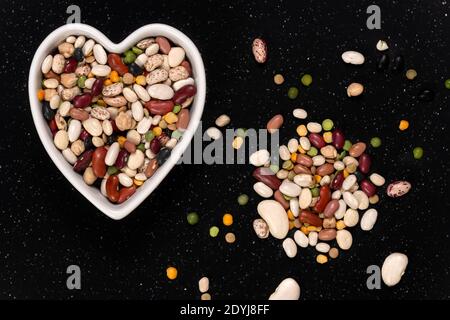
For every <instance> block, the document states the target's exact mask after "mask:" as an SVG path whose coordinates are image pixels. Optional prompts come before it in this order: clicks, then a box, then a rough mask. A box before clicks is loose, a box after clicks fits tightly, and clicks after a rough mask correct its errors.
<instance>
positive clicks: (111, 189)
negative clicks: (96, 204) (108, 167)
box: [106, 175, 120, 203]
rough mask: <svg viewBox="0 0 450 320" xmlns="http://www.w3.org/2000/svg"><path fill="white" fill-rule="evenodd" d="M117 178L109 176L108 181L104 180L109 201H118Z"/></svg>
mask: <svg viewBox="0 0 450 320" xmlns="http://www.w3.org/2000/svg"><path fill="white" fill-rule="evenodd" d="M118 188H119V178H118V177H117V175H114V176H109V177H108V180H106V194H107V196H108V199H109V201H111V202H114V203H115V202H117V201H118V200H119V197H120V194H119V190H118Z"/></svg>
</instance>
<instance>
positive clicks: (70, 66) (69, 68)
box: [63, 58, 78, 73]
mask: <svg viewBox="0 0 450 320" xmlns="http://www.w3.org/2000/svg"><path fill="white" fill-rule="evenodd" d="M77 66H78V61H77V59H75V58H70V59H69V60H67V61H66V65H65V66H64V70H63V72H64V73H72V72H75V70H77Z"/></svg>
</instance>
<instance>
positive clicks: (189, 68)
mask: <svg viewBox="0 0 450 320" xmlns="http://www.w3.org/2000/svg"><path fill="white" fill-rule="evenodd" d="M181 66H183V67H184V68H185V69H186V70H187V72H188V73H189V76H190V77H192V67H191V64H190V63H189V61H187V60H183V62H181Z"/></svg>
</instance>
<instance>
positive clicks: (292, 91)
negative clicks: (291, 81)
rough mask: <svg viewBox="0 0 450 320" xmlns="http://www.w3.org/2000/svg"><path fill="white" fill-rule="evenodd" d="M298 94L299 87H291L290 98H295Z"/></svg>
mask: <svg viewBox="0 0 450 320" xmlns="http://www.w3.org/2000/svg"><path fill="white" fill-rule="evenodd" d="M297 96H298V89H297V88H296V87H290V88H289V90H288V97H289V99H292V100H294V99H295V98H297Z"/></svg>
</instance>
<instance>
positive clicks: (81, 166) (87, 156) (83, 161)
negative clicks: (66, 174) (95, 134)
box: [73, 150, 94, 173]
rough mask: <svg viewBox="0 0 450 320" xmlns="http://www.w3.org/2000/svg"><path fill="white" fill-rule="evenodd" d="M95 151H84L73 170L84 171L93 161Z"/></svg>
mask: <svg viewBox="0 0 450 320" xmlns="http://www.w3.org/2000/svg"><path fill="white" fill-rule="evenodd" d="M93 153H94V150H87V151H85V152H83V153H82V154H81V156H80V157H79V158H78V160H77V162H75V164H74V165H73V170H74V171H75V172H78V173H81V172H84V170H85V169H86V168H87V167H89V164H90V163H91V160H92V154H93Z"/></svg>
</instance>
